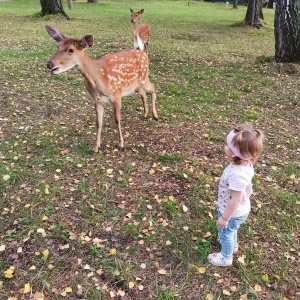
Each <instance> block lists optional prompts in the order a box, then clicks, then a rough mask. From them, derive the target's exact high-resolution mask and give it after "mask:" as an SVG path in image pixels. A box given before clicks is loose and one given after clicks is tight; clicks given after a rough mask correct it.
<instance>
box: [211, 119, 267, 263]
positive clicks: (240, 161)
mask: <svg viewBox="0 0 300 300" xmlns="http://www.w3.org/2000/svg"><path fill="white" fill-rule="evenodd" d="M262 149H263V133H262V132H261V131H260V130H257V129H253V128H252V126H251V125H249V124H241V125H239V126H237V127H236V128H234V129H233V130H232V131H231V132H230V133H229V134H228V135H227V145H226V146H225V154H226V156H227V158H228V159H229V161H230V164H229V165H228V166H227V167H226V168H225V169H224V171H223V174H222V176H221V178H220V182H219V191H218V205H217V212H218V221H217V227H218V241H219V242H220V244H221V252H219V253H212V254H209V255H208V261H209V262H210V263H211V264H212V265H215V266H222V267H226V266H231V265H232V259H233V254H235V253H236V252H237V251H238V241H237V232H238V229H239V227H240V225H241V224H243V223H244V222H245V221H246V220H247V218H248V214H249V212H250V196H251V194H252V183H251V181H252V178H253V176H254V168H253V163H255V162H256V161H257V159H258V157H259V156H260V155H261V152H262Z"/></svg>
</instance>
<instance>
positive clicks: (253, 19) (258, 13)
mask: <svg viewBox="0 0 300 300" xmlns="http://www.w3.org/2000/svg"><path fill="white" fill-rule="evenodd" d="M260 19H263V13H262V3H261V0H249V2H248V6H247V13H246V17H245V20H244V23H245V24H246V25H249V26H252V27H256V28H261V27H262V24H261V23H260Z"/></svg>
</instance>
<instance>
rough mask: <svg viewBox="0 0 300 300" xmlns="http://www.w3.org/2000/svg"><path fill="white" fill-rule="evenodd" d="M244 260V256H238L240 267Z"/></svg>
mask: <svg viewBox="0 0 300 300" xmlns="http://www.w3.org/2000/svg"><path fill="white" fill-rule="evenodd" d="M245 258H246V255H242V256H240V257H239V258H238V261H239V262H240V263H241V264H242V265H244V264H245Z"/></svg>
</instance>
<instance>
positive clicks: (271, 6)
mask: <svg viewBox="0 0 300 300" xmlns="http://www.w3.org/2000/svg"><path fill="white" fill-rule="evenodd" d="M274 2H275V1H274V0H269V2H268V8H273V3H274Z"/></svg>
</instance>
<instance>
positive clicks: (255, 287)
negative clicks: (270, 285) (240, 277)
mask: <svg viewBox="0 0 300 300" xmlns="http://www.w3.org/2000/svg"><path fill="white" fill-rule="evenodd" d="M254 291H255V292H257V293H258V292H261V286H260V285H259V284H256V285H255V286H254Z"/></svg>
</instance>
